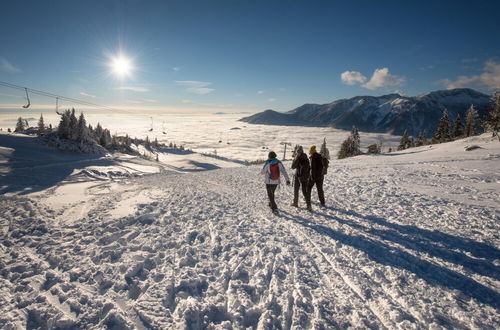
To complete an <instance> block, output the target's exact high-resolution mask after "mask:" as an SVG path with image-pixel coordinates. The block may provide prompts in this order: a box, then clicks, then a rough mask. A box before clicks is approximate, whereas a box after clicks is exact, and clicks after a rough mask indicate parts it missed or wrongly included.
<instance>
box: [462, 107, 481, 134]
mask: <svg viewBox="0 0 500 330" xmlns="http://www.w3.org/2000/svg"><path fill="white" fill-rule="evenodd" d="M477 117H478V114H477V110H476V108H474V105H472V104H471V106H470V108H469V110H467V114H466V115H465V132H464V133H465V136H466V137H469V136H473V135H475V134H476V128H477V127H476V125H477V124H476V121H477Z"/></svg>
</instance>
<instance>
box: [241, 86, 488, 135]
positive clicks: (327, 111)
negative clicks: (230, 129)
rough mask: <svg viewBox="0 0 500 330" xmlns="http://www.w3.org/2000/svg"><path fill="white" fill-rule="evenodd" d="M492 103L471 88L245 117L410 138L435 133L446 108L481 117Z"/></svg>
mask: <svg viewBox="0 0 500 330" xmlns="http://www.w3.org/2000/svg"><path fill="white" fill-rule="evenodd" d="M489 103H490V99H489V96H488V95H486V94H482V93H479V92H477V91H475V90H472V89H468V88H458V89H452V90H442V91H435V92H431V93H426V94H422V95H418V96H414V97H409V96H402V95H399V94H389V95H383V96H379V97H374V96H356V97H353V98H350V99H341V100H337V101H334V102H332V103H328V104H322V105H319V104H304V105H302V106H300V107H298V108H296V109H294V110H291V111H289V112H287V113H285V114H284V113H278V112H276V111H272V110H266V111H265V112H261V113H257V114H255V115H252V116H249V117H245V118H242V119H241V120H242V121H244V122H248V123H251V124H272V125H316V126H332V127H335V128H340V129H350V128H351V127H352V126H353V125H355V126H356V127H358V129H360V130H362V131H366V132H386V133H393V134H397V135H402V134H403V132H404V131H405V130H406V129H408V132H409V133H410V135H414V136H417V135H418V134H419V133H420V131H422V130H427V133H428V134H432V132H434V131H435V129H436V126H437V123H438V120H439V118H440V117H441V114H442V111H443V110H444V109H447V110H448V112H449V113H450V118H452V119H453V120H454V119H455V118H456V116H457V115H458V114H460V116H461V118H462V120H463V118H465V112H466V111H467V109H468V108H469V107H470V106H471V104H473V105H474V106H475V107H476V108H477V109H478V110H479V113H480V115H481V116H482V114H483V113H484V111H485V110H486V109H487V107H488V105H489Z"/></svg>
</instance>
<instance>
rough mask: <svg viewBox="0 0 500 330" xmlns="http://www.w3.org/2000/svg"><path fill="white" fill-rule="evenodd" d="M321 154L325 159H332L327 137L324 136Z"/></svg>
mask: <svg viewBox="0 0 500 330" xmlns="http://www.w3.org/2000/svg"><path fill="white" fill-rule="evenodd" d="M319 154H320V155H321V156H322V157H323V158H325V159H330V150H328V148H327V147H326V138H323V143H322V144H321V149H320V151H319Z"/></svg>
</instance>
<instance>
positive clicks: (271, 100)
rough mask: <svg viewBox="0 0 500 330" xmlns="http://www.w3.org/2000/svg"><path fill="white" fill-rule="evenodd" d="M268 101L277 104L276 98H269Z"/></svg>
mask: <svg viewBox="0 0 500 330" xmlns="http://www.w3.org/2000/svg"><path fill="white" fill-rule="evenodd" d="M267 101H269V102H275V101H276V99H275V98H273V97H271V98H268V99H267Z"/></svg>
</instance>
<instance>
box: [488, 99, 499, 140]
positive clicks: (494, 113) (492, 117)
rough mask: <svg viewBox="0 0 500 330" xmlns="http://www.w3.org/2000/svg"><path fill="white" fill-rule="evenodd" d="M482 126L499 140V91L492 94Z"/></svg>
mask: <svg viewBox="0 0 500 330" xmlns="http://www.w3.org/2000/svg"><path fill="white" fill-rule="evenodd" d="M484 128H485V129H486V130H487V131H491V132H492V133H493V136H495V135H496V136H497V138H498V141H500V132H499V131H500V91H497V92H496V93H494V94H493V96H492V106H491V109H490V111H488V115H487V118H486V120H485V121H484Z"/></svg>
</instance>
